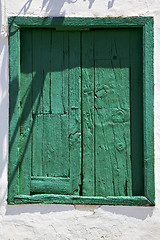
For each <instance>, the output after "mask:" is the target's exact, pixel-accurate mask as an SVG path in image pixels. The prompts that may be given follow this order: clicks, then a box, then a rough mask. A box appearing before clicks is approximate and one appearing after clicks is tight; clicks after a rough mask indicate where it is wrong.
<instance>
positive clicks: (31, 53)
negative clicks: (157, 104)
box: [8, 17, 154, 205]
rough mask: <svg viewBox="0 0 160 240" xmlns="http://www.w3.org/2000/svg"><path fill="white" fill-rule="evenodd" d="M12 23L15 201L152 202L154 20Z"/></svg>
mask: <svg viewBox="0 0 160 240" xmlns="http://www.w3.org/2000/svg"><path fill="white" fill-rule="evenodd" d="M9 26H10V31H9V69H10V86H9V99H10V107H9V120H10V128H9V143H10V145H9V184H8V186H9V192H8V203H9V204H14V203H16V204H17V203H41V202H42V203H74V204H76V203H82V204H125V205H153V204H154V150H153V149H154V148H153V19H152V17H133V18H30V17H27V18H25V17H11V18H9Z"/></svg>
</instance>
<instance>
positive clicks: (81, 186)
mask: <svg viewBox="0 0 160 240" xmlns="http://www.w3.org/2000/svg"><path fill="white" fill-rule="evenodd" d="M80 45H81V46H80V49H81V50H80V51H81V53H80V54H81V58H80V65H81V66H80V67H81V173H80V185H79V188H80V189H79V195H80V196H82V195H83V177H84V176H83V111H82V109H83V104H82V102H83V101H82V90H83V86H82V81H83V79H82V33H80Z"/></svg>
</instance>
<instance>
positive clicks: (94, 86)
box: [82, 29, 143, 196]
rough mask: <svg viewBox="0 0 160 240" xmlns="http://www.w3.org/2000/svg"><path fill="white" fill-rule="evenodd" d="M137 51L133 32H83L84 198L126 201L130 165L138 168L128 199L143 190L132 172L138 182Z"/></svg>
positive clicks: (138, 37)
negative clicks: (118, 198) (136, 190)
mask: <svg viewBox="0 0 160 240" xmlns="http://www.w3.org/2000/svg"><path fill="white" fill-rule="evenodd" d="M138 44H139V45H140V46H138ZM141 49H142V46H141V32H140V31H139V30H137V29H136V30H135V29H133V30H128V29H119V30H118V29H112V30H109V29H107V30H93V31H90V32H83V33H82V116H83V119H82V126H83V184H82V186H83V189H82V192H83V195H85V196H131V195H132V166H133V167H134V169H138V170H136V171H134V182H133V184H134V188H133V194H135V190H134V189H136V188H138V189H139V191H140V192H141V190H140V189H143V187H142V185H141V186H139V187H138V186H137V185H136V184H135V183H136V178H137V177H136V174H137V173H136V172H137V171H138V172H139V177H138V179H139V180H140V179H141V180H140V182H141V184H142V183H143V176H141V174H140V172H142V165H141V164H142V155H141V151H142V149H143V147H142V141H143V140H142V132H141V131H142V115H141V112H142V91H140V89H142V81H141V79H142V76H141V74H142V59H141V56H142V52H141ZM138 85H139V89H138ZM132 88H133V89H132ZM140 92H141V94H140ZM130 113H131V115H130ZM137 129H139V130H138V133H137ZM137 134H138V135H137ZM131 139H132V140H131ZM137 145H139V146H141V149H139V148H138V146H137ZM131 146H132V148H131ZM131 154H133V157H132V164H131ZM136 158H137V159H136ZM138 161H139V164H138Z"/></svg>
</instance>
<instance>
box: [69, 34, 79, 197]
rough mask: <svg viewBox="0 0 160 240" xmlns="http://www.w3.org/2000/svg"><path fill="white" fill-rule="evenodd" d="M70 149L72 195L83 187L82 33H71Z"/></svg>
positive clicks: (77, 193) (76, 193)
mask: <svg viewBox="0 0 160 240" xmlns="http://www.w3.org/2000/svg"><path fill="white" fill-rule="evenodd" d="M68 38H69V43H68V49H69V50H68V51H69V59H68V61H69V89H68V90H69V147H70V178H71V187H72V194H73V195H79V192H80V185H81V67H80V66H81V58H80V51H81V49H80V33H79V32H69V36H68Z"/></svg>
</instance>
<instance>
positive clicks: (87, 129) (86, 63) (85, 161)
mask: <svg viewBox="0 0 160 240" xmlns="http://www.w3.org/2000/svg"><path fill="white" fill-rule="evenodd" d="M81 48H82V56H81V58H82V143H83V146H82V181H83V182H82V195H83V196H94V192H95V179H94V178H95V176H94V175H95V165H94V32H87V33H86V32H82V43H81Z"/></svg>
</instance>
